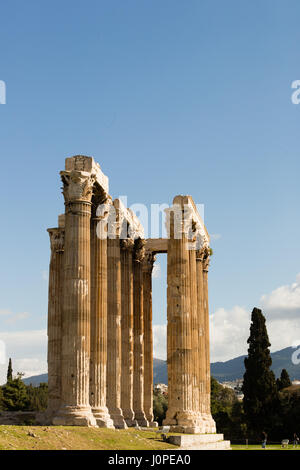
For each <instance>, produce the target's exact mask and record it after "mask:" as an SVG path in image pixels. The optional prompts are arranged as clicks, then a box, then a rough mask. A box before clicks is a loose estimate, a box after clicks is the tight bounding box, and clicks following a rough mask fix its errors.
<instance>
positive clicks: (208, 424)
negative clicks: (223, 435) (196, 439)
mask: <svg viewBox="0 0 300 470" xmlns="http://www.w3.org/2000/svg"><path fill="white" fill-rule="evenodd" d="M203 419H204V423H205V433H216V432H217V428H216V423H215V421H214V419H213V417H212V415H211V414H204V415H203Z"/></svg>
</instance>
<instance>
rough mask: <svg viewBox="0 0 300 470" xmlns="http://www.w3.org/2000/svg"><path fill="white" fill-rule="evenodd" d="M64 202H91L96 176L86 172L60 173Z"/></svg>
mask: <svg viewBox="0 0 300 470" xmlns="http://www.w3.org/2000/svg"><path fill="white" fill-rule="evenodd" d="M60 175H61V179H62V182H63V195H64V198H65V202H66V203H69V202H80V201H86V202H91V199H92V195H93V185H94V183H95V180H96V175H94V174H93V173H89V172H86V171H78V170H71V171H61V172H60Z"/></svg>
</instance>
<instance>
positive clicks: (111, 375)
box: [107, 237, 127, 429]
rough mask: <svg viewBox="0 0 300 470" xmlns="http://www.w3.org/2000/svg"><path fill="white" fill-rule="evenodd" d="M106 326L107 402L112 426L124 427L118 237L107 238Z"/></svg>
mask: <svg viewBox="0 0 300 470" xmlns="http://www.w3.org/2000/svg"><path fill="white" fill-rule="evenodd" d="M107 263H108V264H107V270H108V329H107V406H108V409H109V413H110V416H111V418H112V420H113V422H114V426H115V427H116V428H119V429H124V428H126V427H127V425H126V423H125V420H124V417H123V414H122V410H121V350H122V347H121V346H122V344H121V254H120V239H119V238H118V237H117V238H115V239H110V238H108V240H107Z"/></svg>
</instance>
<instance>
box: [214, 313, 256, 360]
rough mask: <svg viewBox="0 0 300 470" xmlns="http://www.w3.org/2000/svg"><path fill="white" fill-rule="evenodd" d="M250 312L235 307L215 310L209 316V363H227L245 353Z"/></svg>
mask: <svg viewBox="0 0 300 470" xmlns="http://www.w3.org/2000/svg"><path fill="white" fill-rule="evenodd" d="M249 326H250V312H248V311H247V310H246V309H245V308H244V307H240V306H238V305H236V306H235V307H233V308H232V309H230V310H225V309H224V308H219V309H217V310H216V311H215V312H214V313H213V314H212V315H210V351H211V358H210V359H211V362H216V361H222V362H223V361H227V360H228V359H232V358H233V357H237V356H241V355H242V354H246V352H247V338H248V336H249Z"/></svg>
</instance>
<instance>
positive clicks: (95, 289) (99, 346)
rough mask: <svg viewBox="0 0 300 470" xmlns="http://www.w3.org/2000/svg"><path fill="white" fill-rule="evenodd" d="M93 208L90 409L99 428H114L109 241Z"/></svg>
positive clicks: (95, 207)
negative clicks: (109, 387) (109, 390)
mask: <svg viewBox="0 0 300 470" xmlns="http://www.w3.org/2000/svg"><path fill="white" fill-rule="evenodd" d="M96 209H97V204H95V205H94V207H93V216H92V220H91V362H90V405H91V407H92V412H93V415H94V417H95V418H96V422H97V425H98V426H99V427H107V428H113V427H114V426H113V421H112V420H111V418H110V416H109V412H108V408H107V406H106V373H107V366H106V364H107V238H104V239H101V238H100V237H99V233H97V226H98V224H101V222H102V218H101V217H97V216H96V213H95V212H96Z"/></svg>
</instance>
